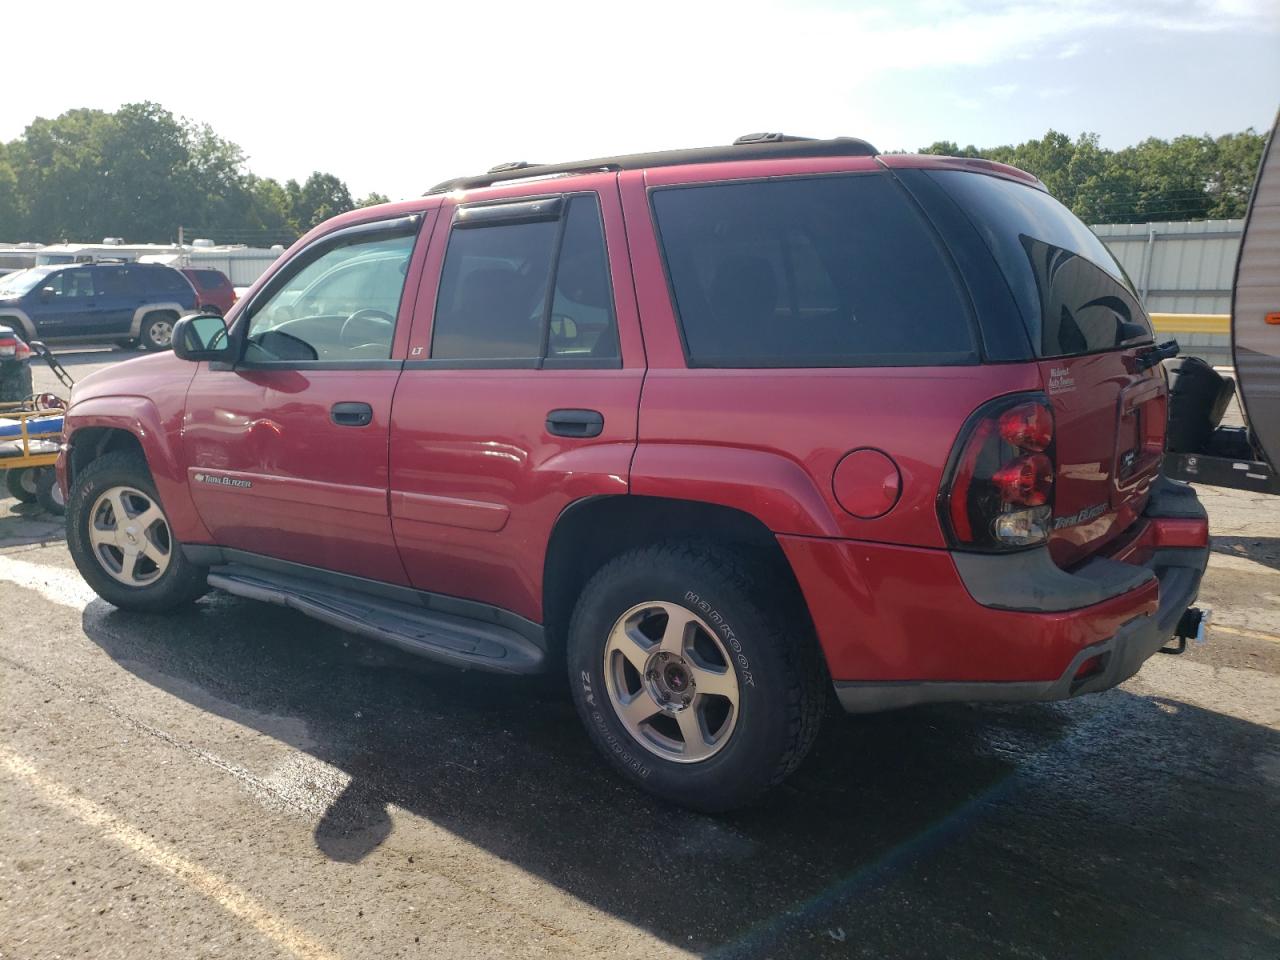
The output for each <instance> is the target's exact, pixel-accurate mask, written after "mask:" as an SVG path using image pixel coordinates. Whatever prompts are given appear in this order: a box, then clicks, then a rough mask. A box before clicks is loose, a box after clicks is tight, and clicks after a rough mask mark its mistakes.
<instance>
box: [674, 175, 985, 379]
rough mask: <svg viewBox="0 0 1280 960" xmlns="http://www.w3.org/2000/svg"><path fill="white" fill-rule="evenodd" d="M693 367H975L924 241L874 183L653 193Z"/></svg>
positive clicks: (905, 206)
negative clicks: (922, 365)
mask: <svg viewBox="0 0 1280 960" xmlns="http://www.w3.org/2000/svg"><path fill="white" fill-rule="evenodd" d="M653 205H654V211H655V214H656V217H657V222H658V229H659V233H660V235H661V240H662V245H663V250H664V254H665V257H666V262H667V269H668V272H669V276H670V280H671V286H672V289H673V292H674V294H675V301H676V309H677V311H678V313H679V318H680V323H681V327H682V330H683V334H684V339H685V346H686V350H687V354H688V359H689V363H690V365H693V366H716V367H728V366H736V367H838V366H865V365H891V364H892V365H897V364H903V365H920V364H938V363H973V362H976V360H977V351H976V348H975V344H974V337H973V331H972V324H971V319H970V316H969V312H968V310H967V308H966V306H965V302H964V300H963V299H962V297H961V295H960V293H959V291H958V289H957V287H956V283H955V279H954V277H953V275H952V270H951V268H950V266H949V265H948V262H947V260H946V259H945V256H944V254H943V252H942V250H941V248H940V246H939V243H938V241H937V240H936V238H935V236H934V234H933V232H932V231H931V230H930V229H929V227H928V226H927V225H926V224H925V223H924V221H923V220H922V219H921V218H920V216H919V215H918V214H917V213H916V211H915V208H914V207H913V206H912V205H911V203H910V201H909V200H908V199H907V198H906V196H905V195H904V194H903V192H902V191H901V189H900V188H899V187H898V186H897V185H896V184H895V183H894V182H893V181H892V180H891V179H890V178H889V177H888V176H887V175H883V174H864V175H854V176H838V177H811V178H805V179H794V180H767V181H752V182H747V183H725V184H716V185H713V186H698V187H673V188H666V189H661V190H656V191H654V194H653Z"/></svg>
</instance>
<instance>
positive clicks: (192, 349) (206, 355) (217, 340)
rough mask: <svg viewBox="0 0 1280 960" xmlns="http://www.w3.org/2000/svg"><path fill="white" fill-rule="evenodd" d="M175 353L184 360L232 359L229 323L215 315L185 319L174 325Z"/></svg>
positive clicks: (202, 315) (199, 315)
mask: <svg viewBox="0 0 1280 960" xmlns="http://www.w3.org/2000/svg"><path fill="white" fill-rule="evenodd" d="M173 352H174V355H175V356H177V357H179V358H181V359H183V360H192V361H195V362H197V363H198V362H200V361H201V360H222V361H228V360H230V359H231V340H230V337H229V336H228V334H227V322H226V321H225V320H223V319H222V317H219V316H215V315H214V314H211V313H208V314H196V315H195V316H190V317H183V318H182V319H181V320H179V321H178V322H177V323H175V324H174V325H173Z"/></svg>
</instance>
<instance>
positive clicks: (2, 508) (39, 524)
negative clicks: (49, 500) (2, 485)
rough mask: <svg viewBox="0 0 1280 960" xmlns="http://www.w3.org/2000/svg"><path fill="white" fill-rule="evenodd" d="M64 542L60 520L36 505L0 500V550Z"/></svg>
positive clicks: (64, 528)
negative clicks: (34, 544)
mask: <svg viewBox="0 0 1280 960" xmlns="http://www.w3.org/2000/svg"><path fill="white" fill-rule="evenodd" d="M66 538H67V528H66V524H65V523H64V522H63V519H62V518H61V517H55V516H53V515H52V514H49V513H46V512H45V511H44V509H43V508H42V507H40V506H39V504H35V503H21V502H19V501H18V500H15V499H13V498H12V497H4V498H0V550H3V549H4V548H5V547H21V546H26V545H28V544H33V543H56V542H58V541H59V540H65V539H66Z"/></svg>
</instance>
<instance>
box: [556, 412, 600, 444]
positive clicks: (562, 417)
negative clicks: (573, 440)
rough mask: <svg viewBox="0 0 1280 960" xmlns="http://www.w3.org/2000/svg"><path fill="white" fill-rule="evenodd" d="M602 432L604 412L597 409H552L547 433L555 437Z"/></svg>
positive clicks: (586, 435) (595, 435) (580, 435)
mask: <svg viewBox="0 0 1280 960" xmlns="http://www.w3.org/2000/svg"><path fill="white" fill-rule="evenodd" d="M603 432H604V414H603V413H601V412H600V411H598V410H552V411H551V412H550V413H548V414H547V433H551V434H554V435H555V436H557V437H598V436H600V434H601V433H603Z"/></svg>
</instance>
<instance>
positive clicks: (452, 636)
mask: <svg viewBox="0 0 1280 960" xmlns="http://www.w3.org/2000/svg"><path fill="white" fill-rule="evenodd" d="M209 586H211V587H217V588H218V589H219V590H225V591H226V592H227V593H232V594H235V595H236V596H237V597H246V598H248V599H250V600H265V601H266V602H267V603H275V604H279V605H280V606H282V607H289V608H291V609H293V610H297V611H298V612H300V613H305V614H306V615H307V616H309V617H314V618H315V619H317V620H320V621H322V622H324V623H327V624H330V625H331V626H335V627H338V628H339V629H342V630H349V631H351V632H352V633H358V634H361V635H362V636H366V637H371V638H372V639H374V640H382V641H384V642H386V643H390V644H394V645H395V646H397V647H400V648H401V649H402V650H407V651H409V652H410V653H416V654H419V655H420V656H424V657H428V658H430V659H432V660H438V661H439V662H441V663H447V664H449V665H450V666H454V667H466V668H470V669H473V670H488V671H490V672H493V673H539V672H541V670H542V669H543V665H544V661H545V660H546V655H545V654H544V653H543V652H542V650H541V649H540V648H539V647H538V646H537V645H536V644H534V643H533V642H532V641H531V640H529V639H527V638H525V637H523V636H521V635H520V634H518V633H516V632H515V631H514V630H510V629H508V628H507V627H502V626H499V625H497V624H492V623H481V622H480V621H478V620H470V619H468V618H466V617H458V616H453V615H452V614H448V613H440V612H438V611H435V610H428V609H426V608H423V607H418V606H414V605H412V604H409V603H404V602H401V601H399V600H391V599H386V598H383V597H375V596H372V595H369V594H365V593H361V592H358V591H353V590H346V591H338V590H335V589H334V588H333V587H332V586H329V585H325V584H318V583H315V582H313V581H310V580H307V579H305V578H303V577H291V576H289V575H287V574H282V573H276V572H274V571H270V570H260V569H257V568H256V567H248V566H241V565H239V564H230V565H225V566H216V567H213V568H212V569H210V571H209Z"/></svg>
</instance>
